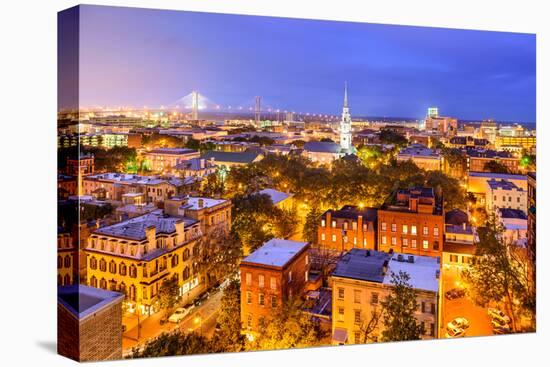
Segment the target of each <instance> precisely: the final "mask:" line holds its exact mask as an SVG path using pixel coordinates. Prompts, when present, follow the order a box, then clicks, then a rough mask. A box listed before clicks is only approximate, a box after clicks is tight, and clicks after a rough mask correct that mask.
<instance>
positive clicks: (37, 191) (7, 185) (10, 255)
mask: <svg viewBox="0 0 550 367" xmlns="http://www.w3.org/2000/svg"><path fill="white" fill-rule="evenodd" d="M94 3H95V4H103V5H124V6H141V7H155V8H165V9H181V10H196V11H210V12H224V13H237V14H257V15H272V16H286V17H297V18H314V19H333V20H348V21H362V22H373V23H391V24H404V25H423V26H440V27H451V28H469V29H484V30H498V31H515V32H527V33H536V34H537V97H538V98H537V102H538V103H537V107H538V111H537V130H538V131H537V132H538V139H539V144H538V149H539V152H538V172H537V176H538V185H539V190H538V208H537V211H538V229H539V231H538V234H537V237H538V271H539V273H538V278H539V281H538V302H539V303H538V310H539V312H538V332H537V334H536V335H535V334H531V335H518V336H516V335H513V336H503V337H485V338H466V339H462V340H439V341H430V342H408V343H394V344H379V345H369V346H349V347H338V348H317V349H306V350H295V351H284V352H255V353H240V354H224V355H211V356H192V357H171V358H163V359H152V360H151V359H150V360H139V361H137V360H136V361H132V362H128V361H123V362H105V363H102V364H101V365H102V366H110V365H119V366H121V365H126V364H129V363H131V364H132V365H135V366H153V365H154V366H175V365H180V366H181V365H182V364H185V365H187V366H207V365H216V366H258V365H261V366H280V365H283V366H285V365H286V366H295V365H298V364H302V365H336V366H338V365H342V364H350V365H376V364H377V363H380V364H384V365H390V366H393V365H397V364H406V365H407V366H417V365H418V366H420V365H422V366H428V365H444V366H455V365H457V366H458V365H461V366H463V365H471V364H475V365H487V366H491V365H496V364H498V365H514V366H524V365H540V364H546V363H548V361H547V360H548V348H549V346H550V340H549V338H548V335H549V334H548V331H549V326H548V319H549V317H548V314H549V313H550V311H549V308H548V298H549V297H548V292H549V290H548V279H550V278H548V273H549V272H548V268H547V266H546V262H547V261H548V259H549V258H548V249H547V246H548V241H547V240H548V236H547V235H546V233H545V231H544V228H545V226H546V225H548V223H549V222H548V219H547V218H548V215H547V210H546V208H545V205H544V203H545V202H547V200H546V199H547V198H548V193H550V188H549V185H548V183H547V181H548V180H547V179H548V174H547V168H546V166H547V164H548V159H547V158H546V157H548V155H549V153H550V151H549V149H550V148H549V147H550V135H549V134H548V131H549V127H550V121H549V119H548V116H549V111H548V101H549V98H550V95H549V93H548V82H549V80H548V75H549V71H548V69H549V68H550V57H549V51H548V50H549V48H550V44H549V38H550V32H549V26H548V22H549V21H548V14H549V13H550V12H549V10H548V9H545V5H544V4H545V3H546V1H541V0H539V1H529V0H523V1H521V0H517V1H506V0H500V1H498V0H495V1H488V0H485V1H481V0H477V1H470V0H461V1H456V0H455V1H443V0H434V1H428V0H402V1H380V0H376V1H367V0H364V1H347V0H334V1H326V2H322V1H311V2H310V1H305V0H290V1H287V0H278V1H275V0H273V1H258V0H256V1H245V0H231V1H230V0H226V1H215V0H202V1H198V0H196V1H183V0H162V1H161V0H156V1H146V0H142V1H138V0H133V1H131V0H125V1H123V0H120V1H116V0H113V1H94ZM76 4H78V3H77V2H74V1H62V0H45V1H26V0H19V1H18V0H8V1H6V0H4V1H3V2H2V5H1V11H0V16H1V19H0V27H1V32H0V35H1V39H2V42H1V43H0V73H1V75H0V91H1V94H2V95H1V99H0V101H1V102H0V107H1V110H0V124H1V125H0V126H1V128H0V149H1V155H0V157H1V158H0V159H1V161H0V162H1V164H2V165H1V167H2V170H1V171H0V172H1V180H0V185H1V191H0V193H1V196H0V207H1V208H2V210H1V211H0V218H1V221H0V234H1V236H0V247H1V250H0V272H1V274H0V338H1V342H0V364H1V365H3V366H14V365H31V366H33V365H38V366H65V365H72V364H74V362H72V361H69V360H67V359H64V358H62V357H60V356H57V355H56V353H55V340H56V288H55V287H56V268H55V263H56V260H55V259H56V258H55V252H56V246H55V243H56V197H55V195H56V155H55V154H56V130H55V129H56V47H57V46H56V17H57V15H56V12H57V11H60V10H63V9H65V8H68V7H70V6H73V5H76ZM545 23H546V24H545ZM472 57H476V55H472ZM542 361H544V362H542ZM92 365H95V364H92Z"/></svg>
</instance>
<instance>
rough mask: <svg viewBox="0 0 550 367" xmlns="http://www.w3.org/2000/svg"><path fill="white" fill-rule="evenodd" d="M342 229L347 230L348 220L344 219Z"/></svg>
mask: <svg viewBox="0 0 550 367" xmlns="http://www.w3.org/2000/svg"><path fill="white" fill-rule="evenodd" d="M342 229H345V230H347V229H348V222H347V221H344V223H343V224H342Z"/></svg>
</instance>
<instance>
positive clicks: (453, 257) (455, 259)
mask: <svg viewBox="0 0 550 367" xmlns="http://www.w3.org/2000/svg"><path fill="white" fill-rule="evenodd" d="M449 261H450V262H452V263H457V262H458V255H449Z"/></svg>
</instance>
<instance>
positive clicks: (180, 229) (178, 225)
mask: <svg viewBox="0 0 550 367" xmlns="http://www.w3.org/2000/svg"><path fill="white" fill-rule="evenodd" d="M174 227H175V229H176V236H178V237H179V236H183V235H184V233H185V223H184V222H183V220H181V219H180V220H178V221H176V222H175V223H174Z"/></svg>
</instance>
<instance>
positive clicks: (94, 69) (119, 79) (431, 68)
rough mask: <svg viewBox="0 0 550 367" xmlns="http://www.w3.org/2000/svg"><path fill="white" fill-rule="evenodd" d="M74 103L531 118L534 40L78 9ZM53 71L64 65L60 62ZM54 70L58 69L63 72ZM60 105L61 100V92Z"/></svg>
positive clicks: (352, 25)
mask: <svg viewBox="0 0 550 367" xmlns="http://www.w3.org/2000/svg"><path fill="white" fill-rule="evenodd" d="M80 30H81V33H80V36H81V37H80V48H81V49H80V73H81V75H80V78H81V79H80V81H81V82H80V104H81V106H93V105H109V106H118V105H124V106H128V105H131V106H144V105H147V106H159V105H163V104H164V105H166V104H169V103H171V102H173V101H175V100H177V99H178V98H180V97H182V96H184V95H186V94H188V93H190V92H191V90H193V89H196V90H198V91H200V93H201V94H204V95H205V96H207V97H209V98H210V99H211V100H212V101H214V102H216V103H218V104H222V105H233V106H236V105H251V103H252V101H253V98H254V96H255V95H260V96H262V98H263V100H264V102H265V105H269V106H271V107H274V108H281V109H288V110H295V111H301V112H311V113H313V112H316V113H327V114H339V113H340V111H341V107H342V98H343V85H344V81H345V80H347V81H348V85H349V100H350V109H351V113H352V116H353V115H356V116H358V115H361V116H365V115H366V116H387V117H412V118H422V117H424V116H425V114H426V109H427V108H428V107H429V106H432V105H433V106H438V107H439V111H440V114H442V115H446V116H453V117H458V118H460V119H485V118H494V119H496V120H501V121H521V122H534V121H535V107H536V106H535V82H536V80H535V79H536V78H535V69H536V67H535V36H534V35H529V34H515V33H500V32H484V31H465V30H449V29H439V28H423V27H404V26H388V25H378V24H364V23H344V22H329V21H313V20H297V19H284V18H271V17H252V16H235V15H218V14H208V13H189V12H180V11H164V10H145V9H131V8H114V7H96V6H83V7H81V24H80ZM60 60H61V66H60V67H61V70H63V68H64V65H63V60H64V58H63V57H60ZM61 72H62V71H61ZM60 99H61V100H60V104H61V105H63V99H64V96H63V94H61V95H60Z"/></svg>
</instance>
